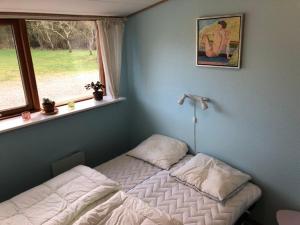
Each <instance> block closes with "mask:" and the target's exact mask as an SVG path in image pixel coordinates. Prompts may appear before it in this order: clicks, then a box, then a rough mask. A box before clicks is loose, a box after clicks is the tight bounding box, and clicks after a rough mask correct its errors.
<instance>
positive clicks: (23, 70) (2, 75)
mask: <svg viewBox="0 0 300 225" xmlns="http://www.w3.org/2000/svg"><path fill="white" fill-rule="evenodd" d="M96 33H97V32H96V24H95V21H79V20H72V21H70V20H55V19H51V20H26V21H25V20H0V96H1V99H0V118H3V117H7V116H12V115H16V114H19V113H21V112H23V111H25V110H30V111H38V110H39V109H40V102H41V101H42V99H43V98H50V99H52V100H54V101H55V102H56V104H57V105H63V104H66V103H67V102H69V101H80V100H85V99H88V98H91V97H92V94H91V92H88V91H86V90H85V88H84V85H86V84H87V83H90V82H92V81H98V80H101V81H102V82H105V81H104V76H103V74H102V76H101V78H100V72H99V62H100V63H101V64H102V61H101V57H98V52H99V51H98V49H97V43H98V41H97V35H96ZM99 58H100V60H99ZM101 66H102V65H101ZM101 73H103V71H101Z"/></svg>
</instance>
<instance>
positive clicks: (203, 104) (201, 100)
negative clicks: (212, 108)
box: [178, 94, 209, 110]
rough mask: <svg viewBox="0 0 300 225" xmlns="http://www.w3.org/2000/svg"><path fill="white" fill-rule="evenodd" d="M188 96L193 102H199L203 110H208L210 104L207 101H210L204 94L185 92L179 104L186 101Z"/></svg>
mask: <svg viewBox="0 0 300 225" xmlns="http://www.w3.org/2000/svg"><path fill="white" fill-rule="evenodd" d="M186 98H189V99H191V100H192V101H193V102H195V103H196V102H199V103H200V105H201V109H202V110H206V109H208V104H207V102H208V101H209V99H208V98H206V97H202V96H197V95H191V94H184V95H183V96H182V97H181V98H180V99H179V100H178V104H179V105H183V103H184V101H185V99H186Z"/></svg>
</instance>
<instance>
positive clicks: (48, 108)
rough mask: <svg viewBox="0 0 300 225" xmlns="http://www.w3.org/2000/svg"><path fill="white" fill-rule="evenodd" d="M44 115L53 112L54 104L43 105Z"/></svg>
mask: <svg viewBox="0 0 300 225" xmlns="http://www.w3.org/2000/svg"><path fill="white" fill-rule="evenodd" d="M43 109H44V111H45V113H52V112H54V110H55V104H43Z"/></svg>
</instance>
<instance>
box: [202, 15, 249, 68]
mask: <svg viewBox="0 0 300 225" xmlns="http://www.w3.org/2000/svg"><path fill="white" fill-rule="evenodd" d="M243 28H244V14H243V13H240V14H230V15H223V16H208V17H200V18H197V21H196V31H197V32H196V33H197V34H196V66H202V67H216V68H231V69H240V68H241V58H242V45H243Z"/></svg>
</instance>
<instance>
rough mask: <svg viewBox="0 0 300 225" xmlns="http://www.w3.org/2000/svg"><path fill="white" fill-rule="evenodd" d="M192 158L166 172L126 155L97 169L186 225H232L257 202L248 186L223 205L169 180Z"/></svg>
mask: <svg viewBox="0 0 300 225" xmlns="http://www.w3.org/2000/svg"><path fill="white" fill-rule="evenodd" d="M191 158H192V155H187V156H186V157H185V158H183V159H182V160H181V161H180V162H179V163H177V164H175V165H174V166H173V167H172V168H171V169H170V170H169V171H166V170H161V169H159V168H157V167H155V166H152V165H150V164H148V163H146V162H144V161H142V160H138V159H134V158H130V157H129V156H125V155H122V156H119V157H117V158H116V159H113V160H111V161H109V162H107V163H105V164H102V165H100V166H99V167H97V168H98V169H99V171H101V172H102V173H103V174H105V175H107V176H108V177H110V178H111V179H113V180H116V181H118V182H120V184H121V185H122V186H123V187H126V189H125V191H127V193H128V194H130V195H133V196H135V197H138V198H140V199H142V200H143V201H145V202H148V203H149V204H150V205H151V206H154V207H158V208H159V209H161V210H162V211H164V212H167V213H169V214H170V215H172V216H173V217H175V218H177V219H178V220H180V221H181V222H183V224H185V225H232V224H234V223H235V222H236V220H237V219H238V218H239V217H240V216H241V215H242V214H243V213H244V212H245V210H247V209H248V208H249V207H250V206H251V205H252V204H253V203H254V202H256V201H257V200H258V199H259V198H260V196H261V190H260V189H259V188H258V187H257V186H256V185H254V184H251V183H249V184H248V185H247V186H246V187H245V188H244V189H243V190H242V191H241V192H239V193H238V195H236V196H235V197H233V198H232V199H230V200H228V202H226V204H225V205H223V204H221V203H218V202H216V201H214V200H211V199H209V198H207V197H205V196H204V195H202V194H201V193H199V192H196V191H195V190H194V189H192V188H190V187H187V186H185V185H183V184H181V183H179V182H178V181H176V180H175V178H172V177H170V176H169V173H170V172H172V171H174V170H176V169H177V168H179V167H181V166H182V165H184V164H185V163H186V162H187V161H188V160H190V159H191Z"/></svg>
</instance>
